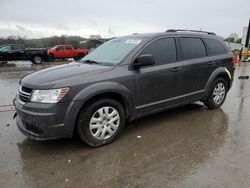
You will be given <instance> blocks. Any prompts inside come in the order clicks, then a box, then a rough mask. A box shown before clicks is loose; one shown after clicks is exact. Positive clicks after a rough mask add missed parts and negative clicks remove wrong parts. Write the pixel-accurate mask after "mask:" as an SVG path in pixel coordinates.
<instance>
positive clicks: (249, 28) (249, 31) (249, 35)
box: [244, 18, 250, 48]
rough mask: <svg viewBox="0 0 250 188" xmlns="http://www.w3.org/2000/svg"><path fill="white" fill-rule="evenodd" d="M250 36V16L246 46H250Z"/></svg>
mask: <svg viewBox="0 0 250 188" xmlns="http://www.w3.org/2000/svg"><path fill="white" fill-rule="evenodd" d="M249 37H250V18H249V23H248V28H247V36H246V41H245V45H244V47H245V48H248V46H249Z"/></svg>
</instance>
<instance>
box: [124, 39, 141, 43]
mask: <svg viewBox="0 0 250 188" xmlns="http://www.w3.org/2000/svg"><path fill="white" fill-rule="evenodd" d="M140 42H141V40H136V39H128V40H126V42H125V43H130V44H139V43H140Z"/></svg>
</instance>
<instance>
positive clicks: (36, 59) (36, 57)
mask: <svg viewBox="0 0 250 188" xmlns="http://www.w3.org/2000/svg"><path fill="white" fill-rule="evenodd" d="M31 61H32V63H34V64H41V63H42V62H43V59H42V57H41V56H40V55H34V56H33V57H32V59H31Z"/></svg>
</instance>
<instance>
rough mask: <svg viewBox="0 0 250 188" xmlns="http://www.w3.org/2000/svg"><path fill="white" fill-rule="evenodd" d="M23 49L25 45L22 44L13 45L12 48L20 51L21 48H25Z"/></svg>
mask: <svg viewBox="0 0 250 188" xmlns="http://www.w3.org/2000/svg"><path fill="white" fill-rule="evenodd" d="M23 49H24V48H23V46H20V45H14V46H12V50H14V51H20V50H23Z"/></svg>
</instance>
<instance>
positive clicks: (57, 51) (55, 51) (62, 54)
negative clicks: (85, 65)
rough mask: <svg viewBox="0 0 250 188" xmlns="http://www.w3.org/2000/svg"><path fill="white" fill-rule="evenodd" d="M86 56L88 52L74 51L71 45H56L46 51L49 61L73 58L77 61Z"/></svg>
mask: <svg viewBox="0 0 250 188" xmlns="http://www.w3.org/2000/svg"><path fill="white" fill-rule="evenodd" d="M87 54H88V50H82V49H74V48H73V46H72V45H56V46H54V47H53V48H51V49H49V50H48V55H49V57H50V58H51V59H65V58H74V59H75V60H79V59H81V58H83V57H84V56H85V55H87Z"/></svg>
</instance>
